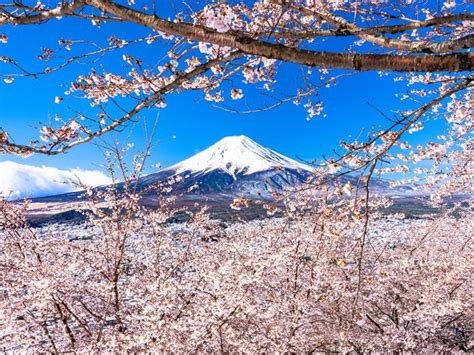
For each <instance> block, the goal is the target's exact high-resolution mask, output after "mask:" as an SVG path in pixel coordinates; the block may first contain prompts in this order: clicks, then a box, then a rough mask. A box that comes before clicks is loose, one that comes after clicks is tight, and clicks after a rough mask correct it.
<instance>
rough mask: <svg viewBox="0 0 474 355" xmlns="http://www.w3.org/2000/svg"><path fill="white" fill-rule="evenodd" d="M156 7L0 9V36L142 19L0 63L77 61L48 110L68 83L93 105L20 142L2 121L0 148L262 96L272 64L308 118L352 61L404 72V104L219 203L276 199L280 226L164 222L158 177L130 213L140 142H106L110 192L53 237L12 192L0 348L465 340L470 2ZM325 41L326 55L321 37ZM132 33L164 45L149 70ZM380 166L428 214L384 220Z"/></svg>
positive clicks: (168, 206) (49, 66) (374, 347)
mask: <svg viewBox="0 0 474 355" xmlns="http://www.w3.org/2000/svg"><path fill="white" fill-rule="evenodd" d="M164 6H167V5H164V4H161V3H159V2H153V1H143V2H142V1H140V2H138V1H137V2H135V1H133V0H129V1H128V2H126V3H125V2H119V1H110V0H75V1H61V2H59V4H57V5H50V4H46V3H42V2H41V1H38V2H37V3H30V2H27V1H14V2H12V3H6V4H2V5H0V30H1V34H0V42H2V43H0V48H1V46H2V45H7V44H8V42H9V36H8V33H9V32H11V31H19V30H20V29H21V26H41V25H42V24H44V23H45V22H48V21H49V22H54V23H55V24H56V25H57V26H58V32H61V29H62V28H63V26H64V25H63V24H64V23H65V21H67V20H68V19H70V18H74V19H76V20H77V21H84V22H85V21H91V22H92V23H93V24H94V25H95V26H98V27H99V26H105V25H106V23H109V22H116V23H117V25H121V24H126V23H128V24H135V25H137V26H141V27H142V28H145V29H147V30H149V34H147V35H146V36H144V37H141V38H135V39H132V40H130V39H129V40H124V39H120V38H118V37H116V36H112V37H109V38H106V39H105V40H104V39H102V42H100V40H99V39H98V40H97V42H98V43H95V44H94V45H92V44H90V43H89V44H90V45H91V47H87V46H82V45H81V43H82V44H83V42H81V39H68V38H66V37H67V32H66V33H62V34H61V35H62V36H63V37H60V38H58V45H57V47H56V48H42V49H41V55H40V56H39V59H40V60H41V61H42V62H44V68H43V69H42V70H39V71H38V70H36V71H35V70H32V69H30V68H28V65H27V64H26V63H21V62H19V60H17V59H16V58H12V57H7V56H0V60H1V62H2V63H1V65H2V72H1V74H0V75H1V76H2V78H3V81H4V83H3V84H4V85H15V82H16V81H15V80H17V79H19V78H22V80H24V79H25V78H26V79H28V78H34V79H41V78H42V77H43V76H46V75H57V73H60V72H61V70H63V69H64V68H66V67H68V66H71V65H73V63H75V62H77V61H86V62H88V63H91V64H90V66H89V67H88V72H87V73H78V74H77V77H76V79H75V80H74V81H73V82H71V83H70V84H69V86H68V89H67V90H66V92H65V93H64V95H61V96H56V97H54V98H52V100H54V102H56V103H57V104H58V105H61V104H63V103H64V101H67V100H70V96H72V94H74V95H79V96H81V97H82V98H84V99H86V100H87V101H88V102H89V103H90V105H91V106H92V107H93V108H94V110H95V112H94V115H95V116H93V117H90V116H86V115H85V114H84V113H81V112H79V113H76V114H74V116H73V117H69V118H62V117H57V122H58V123H57V126H54V125H45V126H43V127H42V128H41V131H40V132H39V138H38V139H37V140H34V141H32V142H29V143H28V142H25V143H17V142H16V141H15V139H14V133H15V132H5V131H1V132H0V152H2V153H4V154H17V155H21V156H28V155H30V154H46V155H55V154H61V153H63V152H65V151H67V150H69V149H72V148H74V147H76V146H78V145H80V144H83V143H86V142H90V141H92V140H94V139H96V138H98V137H100V136H103V135H106V134H107V133H108V132H111V131H116V130H120V129H121V128H123V127H124V126H125V125H127V124H128V123H129V122H131V121H132V120H134V119H136V118H137V117H138V116H139V114H140V113H141V112H143V111H144V110H153V109H164V108H165V106H166V99H167V96H168V95H170V94H174V93H176V94H179V93H182V92H184V91H188V90H194V91H199V92H202V95H203V97H204V98H205V99H206V100H208V101H210V102H212V103H214V104H216V105H219V104H222V102H223V101H224V100H226V99H227V100H228V101H230V102H238V101H234V100H239V99H241V98H242V97H244V96H245V94H246V93H245V90H244V89H243V87H242V86H240V85H239V83H241V82H242V83H246V84H252V85H254V86H256V87H261V88H262V89H263V90H266V91H268V92H271V91H272V90H273V89H274V87H275V86H276V85H277V78H278V75H282V73H281V72H282V67H283V65H284V64H285V65H294V66H300V67H301V68H302V70H301V80H300V81H299V82H301V84H300V85H299V87H298V88H297V90H296V92H294V93H291V92H288V93H287V95H288V96H287V97H286V98H285V99H282V100H277V101H276V102H275V103H273V104H270V106H269V107H268V108H269V109H270V108H272V107H275V106H276V105H280V104H285V103H287V104H296V105H301V106H302V107H303V109H304V111H305V114H306V115H307V117H308V118H312V117H315V116H319V115H321V114H323V112H324V102H322V101H321V99H320V95H319V93H320V92H321V91H322V90H337V88H334V86H335V84H336V83H337V82H338V81H339V80H341V78H343V77H345V76H347V75H354V76H356V75H357V73H358V72H360V71H377V72H378V73H379V74H380V75H391V76H392V77H393V80H394V81H396V82H401V83H404V84H406V91H405V92H403V93H400V94H401V95H400V100H401V101H405V102H408V103H409V106H410V108H409V109H405V110H397V111H395V114H394V115H390V116H389V115H387V114H386V113H383V112H381V114H383V115H385V117H386V118H387V126H386V127H382V128H379V129H374V130H372V131H367V132H366V135H365V136H360V137H358V138H357V139H356V140H353V141H343V142H341V146H340V147H339V148H338V149H336V150H335V154H334V156H332V157H328V158H327V159H324V160H322V161H319V162H318V161H317V162H313V163H314V167H315V173H314V176H313V177H312V178H311V179H309V180H308V181H307V182H306V184H305V185H304V186H303V187H302V188H299V189H298V190H297V191H285V192H283V193H282V192H276V191H275V192H274V199H272V200H271V201H270V200H269V201H257V202H254V201H250V200H247V199H238V200H235V201H234V202H233V204H232V207H233V208H234V209H245V208H247V206H249V205H250V204H251V203H260V204H262V207H263V208H265V209H266V210H267V212H268V214H269V215H273V214H274V213H275V212H276V211H278V210H281V211H282V213H283V217H282V218H279V219H278V218H272V219H268V220H265V221H253V222H248V223H237V224H233V225H228V226H222V225H221V224H219V223H216V222H215V221H212V220H210V219H209V216H208V215H207V214H206V213H205V211H201V212H190V211H184V212H185V213H187V214H188V215H189V218H190V220H189V222H188V223H187V224H185V225H181V226H179V227H176V226H175V225H172V224H170V223H167V221H168V220H169V218H171V217H172V216H173V215H174V214H175V213H176V210H175V207H174V205H173V201H172V200H171V201H170V200H168V198H166V197H165V196H167V195H166V192H167V191H169V189H171V188H172V185H173V183H174V181H167V182H165V183H163V185H160V186H156V187H155V188H156V189H157V194H158V196H161V197H160V198H162V199H163V201H162V203H161V205H160V208H159V209H157V210H149V209H146V208H145V207H144V206H142V205H141V204H140V203H139V201H140V193H141V192H142V191H140V190H139V189H138V188H137V182H138V181H139V179H140V176H141V174H142V172H143V166H144V160H146V157H147V153H146V152H145V154H143V155H141V156H139V157H137V159H135V160H134V161H135V167H134V169H132V170H131V171H132V173H131V174H129V173H128V171H127V170H126V169H124V168H123V164H122V163H121V162H123V155H122V151H121V150H120V149H115V150H114V152H113V154H112V155H110V156H109V157H108V159H109V160H108V162H109V171H110V172H111V174H112V175H113V174H115V173H116V171H117V170H118V171H121V172H122V173H123V174H122V176H121V177H120V178H119V179H118V180H120V181H121V182H122V185H112V186H111V187H110V188H109V189H107V190H93V189H88V188H86V191H87V192H88V194H87V196H88V199H89V204H90V205H89V208H88V212H85V213H86V215H87V222H86V223H85V225H82V226H81V227H80V228H79V229H78V230H76V231H75V232H74V233H73V237H71V236H70V231H69V230H61V229H50V230H48V229H46V230H45V229H34V228H31V227H30V226H29V224H28V222H27V220H26V209H27V202H25V204H24V205H20V204H15V203H11V202H8V201H6V200H1V201H0V202H1V204H0V244H1V247H0V275H1V279H0V291H1V293H0V310H1V312H0V346H1V347H3V348H2V350H5V351H48V352H55V353H59V352H64V351H72V352H89V351H90V352H101V351H132V352H135V351H157V352H158V351H163V352H164V351H173V352H222V353H224V352H249V353H255V352H310V353H312V352H358V353H363V352H383V351H387V350H389V351H393V352H397V353H401V352H403V351H406V352H409V351H410V352H423V351H426V352H428V353H434V352H443V351H446V352H457V351H470V350H472V348H473V340H472V321H473V313H472V310H473V309H474V307H473V298H472V294H474V292H473V285H472V280H471V277H470V276H471V275H472V273H473V266H472V253H473V249H472V243H471V235H472V233H473V224H472V221H473V218H472V202H471V199H470V196H472V186H473V184H472V180H473V176H474V174H473V162H472V157H473V147H474V145H473V138H472V128H473V123H474V122H473V117H474V115H473V98H472V88H473V76H472V70H473V67H474V56H473V54H472V53H471V48H472V46H473V44H474V36H473V33H472V31H473V20H474V14H473V12H472V4H470V3H469V1H459V0H457V1H455V0H448V1H445V2H434V1H426V2H425V1H423V2H421V1H406V2H392V1H382V0H379V1H377V0H374V1H345V0H328V1H313V0H307V1H297V0H295V1H285V0H268V1H253V2H234V1H215V2H214V1H212V2H207V3H205V4H203V3H197V5H196V6H194V7H193V6H189V7H186V9H185V10H183V11H182V12H180V13H177V14H175V16H174V17H173V18H171V19H167V18H166V16H164V15H162V14H163V13H165V11H164V9H163V8H162V7H164ZM160 14H161V15H160ZM59 19H62V20H61V21H62V22H60V21H58V20H59ZM100 34H101V32H100V31H98V36H100ZM324 41H330V43H331V44H334V51H332V52H328V51H323V50H321V47H322V43H323V42H324ZM104 42H106V43H107V44H106V45H103V43H104ZM140 43H142V44H147V45H149V46H155V47H156V48H157V49H160V50H161V51H163V50H164V51H165V52H166V59H165V60H164V61H162V62H160V64H159V65H158V66H147V65H146V64H145V62H144V60H143V59H142V58H140V57H138V56H136V55H132V54H131V53H132V52H131V49H132V48H133V46H135V45H138V44H140ZM76 48H77V50H75V49H76ZM84 48H88V49H84ZM90 48H93V49H92V50H90ZM71 49H72V50H71ZM129 50H130V52H128V53H127V51H129ZM68 53H70V54H69V55H68ZM117 53H120V55H121V56H122V59H123V60H124V61H125V62H126V63H127V65H129V67H130V69H129V70H128V72H127V73H125V74H123V73H118V72H110V71H108V70H107V68H105V67H104V68H102V69H100V70H99V69H97V68H95V67H94V65H93V61H94V60H95V59H97V58H100V57H102V56H113V55H118V54H117ZM122 53H125V54H122ZM4 68H5V69H4ZM229 79H233V80H232V81H230V80H229ZM403 107H405V106H403ZM117 108H119V109H117ZM395 109H396V108H394V110H395ZM433 121H442V122H443V125H442V126H443V127H442V128H441V129H440V130H439V131H437V133H436V134H435V135H433V136H432V137H429V138H428V139H427V140H426V141H425V142H424V143H420V144H416V145H414V144H413V140H412V139H411V137H412V135H413V134H416V132H417V131H420V130H422V129H423V128H424V127H425V126H427V125H430V124H431V123H432V122H433ZM393 173H396V174H405V176H406V178H405V179H398V180H396V181H392V184H408V183H411V184H413V185H414V186H417V188H419V189H421V190H424V191H425V192H426V193H427V194H429V195H430V197H431V203H432V204H433V205H434V206H437V207H439V208H440V210H441V212H438V213H435V214H432V215H428V216H425V218H423V219H405V220H403V219H402V218H403V216H401V215H397V214H395V215H390V216H387V214H386V209H387V208H388V207H389V206H390V204H391V203H392V201H390V200H389V199H387V198H384V197H383V196H377V195H376V193H375V192H374V191H373V190H372V189H371V181H372V180H373V177H374V176H383V174H393ZM347 176H357V177H358V180H357V183H354V182H353V181H354V180H347V179H345V177H347ZM118 180H116V181H117V182H118ZM117 186H120V187H117ZM163 192H164V193H163ZM459 196H468V197H467V198H459ZM448 207H449V208H448ZM51 228H59V227H57V226H56V227H51ZM68 235H69V237H68ZM78 235H79V237H78Z"/></svg>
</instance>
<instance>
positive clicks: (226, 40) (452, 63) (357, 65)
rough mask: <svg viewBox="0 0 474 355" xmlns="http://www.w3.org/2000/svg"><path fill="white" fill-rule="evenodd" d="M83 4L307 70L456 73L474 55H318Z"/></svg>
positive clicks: (97, 1) (96, 2)
mask: <svg viewBox="0 0 474 355" xmlns="http://www.w3.org/2000/svg"><path fill="white" fill-rule="evenodd" d="M85 1H86V2H87V4H89V5H91V6H93V7H96V8H98V9H100V10H101V11H103V12H106V13H110V14H113V15H115V16H118V17H120V18H123V19H126V20H128V21H130V22H133V23H137V24H140V25H143V26H146V27H148V28H151V29H153V30H156V31H160V32H163V33H166V34H169V35H174V36H182V37H185V38H188V39H190V40H194V41H202V42H207V43H212V44H216V45H220V46H227V47H231V48H235V49H238V50H240V51H242V52H243V53H246V54H253V55H258V56H262V57H266V58H272V59H277V60H282V61H287V62H291V63H298V64H304V65H307V66H310V67H327V68H338V69H351V70H357V71H365V70H380V71H387V70H390V71H400V72H418V71H420V72H425V71H430V72H439V71H450V72H460V71H466V70H473V69H474V54H472V53H453V54H445V55H416V56H415V55H391V54H359V53H334V52H318V51H312V50H305V49H299V48H292V47H288V46H285V45H282V44H275V43H271V42H265V41H261V40H256V39H253V38H251V37H248V36H246V35H245V34H243V33H241V32H238V31H237V32H235V31H228V32H218V31H216V30H213V29H211V28H208V27H204V26H200V25H196V24H190V23H185V22H171V21H167V20H163V19H161V18H159V17H158V16H154V15H148V14H146V13H144V12H140V11H137V10H133V9H131V8H128V7H125V6H122V5H119V4H116V3H114V2H112V1H109V0H85Z"/></svg>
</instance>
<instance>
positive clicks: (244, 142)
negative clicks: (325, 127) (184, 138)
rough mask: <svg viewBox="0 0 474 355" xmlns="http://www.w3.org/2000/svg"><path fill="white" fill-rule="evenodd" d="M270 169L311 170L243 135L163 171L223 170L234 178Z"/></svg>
mask: <svg viewBox="0 0 474 355" xmlns="http://www.w3.org/2000/svg"><path fill="white" fill-rule="evenodd" d="M272 168H287V169H294V170H306V171H311V170H312V168H311V166H309V165H306V164H302V163H300V162H297V161H296V160H293V159H290V158H288V157H285V156H284V155H281V154H279V153H277V152H275V151H273V150H271V149H268V148H265V147H262V146H261V145H260V144H258V143H256V142H255V141H253V140H252V139H250V138H248V137H246V136H243V135H242V136H229V137H225V138H222V139H221V140H220V141H218V142H217V143H215V144H213V145H212V146H210V147H209V148H207V149H205V150H203V151H202V152H200V153H198V154H196V155H194V156H192V157H191V158H189V159H186V160H184V161H182V162H181V163H178V164H176V165H174V166H172V167H170V168H168V169H166V170H174V171H175V173H176V174H180V173H183V172H191V173H206V172H210V171H213V170H222V171H225V172H226V173H228V174H230V175H232V176H233V177H234V178H235V177H236V176H237V175H238V174H243V175H248V174H253V173H256V172H260V171H265V170H269V169H272Z"/></svg>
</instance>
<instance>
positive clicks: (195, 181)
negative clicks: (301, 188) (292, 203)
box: [140, 136, 313, 199]
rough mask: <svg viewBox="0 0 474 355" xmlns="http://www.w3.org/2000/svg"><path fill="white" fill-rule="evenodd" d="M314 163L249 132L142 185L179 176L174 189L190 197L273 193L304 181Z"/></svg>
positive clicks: (157, 174) (201, 153)
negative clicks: (258, 139) (260, 140)
mask: <svg viewBox="0 0 474 355" xmlns="http://www.w3.org/2000/svg"><path fill="white" fill-rule="evenodd" d="M312 170H313V169H312V167H311V166H309V165H307V164H304V163H301V162H298V161H296V160H294V159H291V158H288V157H285V156H284V155H281V154H279V153H277V152H275V151H273V150H271V149H268V148H265V147H263V146H261V145H260V144H258V143H256V142H255V141H253V140H252V139H250V138H248V137H246V136H229V137H225V138H222V139H221V140H220V141H218V142H217V143H215V144H213V145H212V146H210V147H209V148H207V149H205V150H203V151H202V152H200V153H198V154H196V155H194V156H192V157H190V158H188V159H186V160H184V161H182V162H180V163H178V164H176V165H173V166H171V167H169V168H167V169H164V170H162V171H160V172H158V173H155V174H151V175H147V176H145V177H144V178H142V180H141V181H140V185H142V187H145V186H148V185H150V184H153V183H156V182H159V181H165V180H166V179H169V178H172V177H179V179H177V180H179V182H177V183H175V184H174V185H173V192H174V193H178V194H180V195H182V196H185V197H186V198H188V199H202V198H206V199H209V198H229V197H254V198H255V197H270V196H271V194H272V192H275V191H279V192H281V191H282V190H283V189H286V188H292V187H293V188H294V187H296V186H298V185H301V184H302V183H304V181H306V179H307V178H308V177H309V176H310V175H311V171H312Z"/></svg>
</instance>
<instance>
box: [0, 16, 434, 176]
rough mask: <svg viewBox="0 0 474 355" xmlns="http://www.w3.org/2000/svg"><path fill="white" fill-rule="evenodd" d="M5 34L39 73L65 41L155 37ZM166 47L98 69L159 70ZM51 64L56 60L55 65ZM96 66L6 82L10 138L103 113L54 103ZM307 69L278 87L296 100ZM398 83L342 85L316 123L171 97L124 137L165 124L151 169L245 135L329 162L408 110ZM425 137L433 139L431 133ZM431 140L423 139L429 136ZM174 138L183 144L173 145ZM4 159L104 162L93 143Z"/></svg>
mask: <svg viewBox="0 0 474 355" xmlns="http://www.w3.org/2000/svg"><path fill="white" fill-rule="evenodd" d="M2 32H3V33H5V34H7V35H8V36H9V42H8V44H0V55H7V56H10V57H13V58H14V59H15V60H17V61H18V62H19V63H21V64H23V65H24V66H26V67H28V68H31V70H34V69H40V68H44V67H45V63H44V62H41V61H40V60H38V59H37V56H38V54H40V48H41V47H51V48H56V47H57V41H58V39H59V38H61V37H65V38H67V39H73V40H74V39H80V38H87V39H89V40H93V41H96V42H97V43H100V44H105V41H106V39H107V38H108V37H109V36H110V35H111V34H114V35H115V36H117V37H118V38H125V39H129V40H130V39H133V38H138V37H140V36H145V35H147V34H149V33H150V32H149V31H148V30H146V29H143V28H141V27H138V26H134V25H123V24H121V25H117V24H106V25H103V26H102V27H101V28H100V29H99V28H97V27H94V26H92V25H91V24H90V23H89V22H85V21H79V20H74V19H62V20H60V21H57V20H53V21H51V22H49V23H47V24H46V25H42V26H28V27H21V28H20V27H17V28H15V29H12V28H4V29H2ZM25 39H27V40H25ZM83 48H85V47H81V45H76V46H73V50H72V51H71V52H70V53H68V52H66V53H67V54H75V53H79V51H80V50H81V49H83ZM89 48H90V47H89ZM166 48H167V46H166V44H164V43H156V44H153V45H145V44H143V45H137V46H135V47H133V48H132V49H130V50H129V49H127V50H126V51H116V52H113V53H112V54H110V55H108V56H106V57H105V58H101V59H100V60H99V61H97V62H94V63H92V66H93V67H94V68H96V69H97V70H98V71H100V70H101V68H104V69H105V70H107V71H112V72H124V71H126V70H129V67H128V65H127V64H126V63H125V62H124V61H123V60H122V53H129V54H132V55H137V57H139V58H140V59H143V60H144V62H145V63H148V64H151V65H154V64H156V63H157V60H158V59H159V58H161V57H162V56H163V55H164V54H165V53H166ZM319 48H321V49H324V50H330V49H333V50H335V49H337V48H336V47H335V43H332V42H324V43H322V44H320V45H319ZM76 51H77V52H76ZM52 64H54V62H53V63H48V64H47V65H52ZM90 66H91V64H90V63H89V64H73V65H71V66H70V67H68V68H66V69H64V70H62V71H60V72H58V73H55V74H52V75H48V76H43V77H41V78H39V79H33V78H16V79H15V82H14V83H13V84H5V83H4V82H3V80H2V81H1V82H0V127H1V128H3V129H5V130H6V131H9V132H10V134H11V135H12V136H13V138H14V139H15V140H16V141H17V142H22V143H26V142H28V141H29V140H30V139H34V138H36V137H37V136H38V134H37V132H38V127H41V126H40V125H38V122H40V121H42V122H48V117H53V116H54V115H55V114H59V115H61V116H64V117H68V116H71V115H72V114H73V111H75V110H78V111H84V112H87V113H89V114H95V113H94V112H95V111H94V109H93V108H91V107H90V106H89V105H88V102H85V101H84V100H80V99H73V98H70V97H67V98H66V100H65V101H64V102H63V103H61V104H60V105H57V104H55V103H54V97H55V96H64V91H65V90H66V89H67V87H68V86H69V84H70V82H71V81H73V80H74V79H75V77H76V76H77V75H78V74H86V73H87V72H88V70H89V69H90ZM300 70H301V68H300V67H299V66H296V65H289V64H284V65H283V66H282V68H281V70H280V72H279V74H278V76H277V80H278V83H277V85H276V87H275V90H276V91H277V92H285V93H287V94H290V95H291V94H294V93H295V92H296V88H297V87H298V85H299V84H300V82H299V81H298V78H300V76H298V74H299V72H300ZM10 72H12V68H11V67H9V66H7V65H6V64H4V63H1V64H0V74H6V73H10ZM393 77H394V76H393V75H388V76H384V77H380V76H379V75H378V74H377V73H375V72H370V73H361V74H357V75H354V76H351V77H346V78H344V79H342V80H341V81H340V82H339V84H338V85H337V86H336V87H333V88H330V89H324V90H322V91H321V93H320V95H321V98H322V99H323V101H324V104H325V114H326V117H315V118H314V119H312V120H310V121H307V120H306V111H305V109H304V108H303V107H302V106H295V105H293V104H292V103H287V104H284V105H282V106H279V107H278V108H276V109H273V110H270V111H264V112H258V113H253V114H245V115H243V114H235V113H229V112H226V111H224V110H222V109H218V108H215V107H213V106H212V105H211V104H210V103H209V102H207V101H205V100H203V95H202V94H201V93H196V92H191V93H189V92H188V93H184V94H173V95H171V96H169V97H168V98H167V107H166V108H165V109H161V110H158V109H152V110H149V111H146V112H144V113H142V114H141V115H140V117H139V120H138V122H137V123H136V124H133V125H129V126H128V127H127V128H126V130H125V131H124V132H123V133H122V134H121V137H122V140H123V138H124V137H128V139H129V141H131V142H134V143H135V144H136V145H137V147H138V148H139V147H140V146H141V144H142V143H143V139H144V126H147V127H148V129H149V128H150V127H151V126H152V123H153V121H154V119H155V118H156V117H159V125H158V132H157V135H156V139H155V143H156V146H155V148H154V149H153V151H152V158H151V160H150V163H161V164H162V166H169V165H172V164H173V163H176V162H177V161H180V160H182V159H184V158H187V157H189V156H191V155H193V154H195V153H197V152H199V151H200V150H202V149H204V148H206V147H207V146H209V145H211V144H213V143H214V142H216V141H218V140H219V139H221V138H222V137H225V136H228V135H240V134H244V135H247V136H248V137H250V138H252V139H254V140H255V141H257V142H258V143H260V144H262V145H264V146H267V147H270V148H272V149H274V150H276V151H278V152H280V153H282V154H285V155H287V156H289V157H293V158H295V157H300V158H303V159H305V160H312V159H320V158H321V157H322V156H323V155H330V154H331V152H332V150H333V149H334V148H336V147H337V145H338V143H339V141H340V140H345V139H348V137H349V136H350V135H352V136H357V135H358V134H360V132H361V130H363V129H365V131H367V129H370V128H371V127H374V126H379V125H387V122H386V121H385V119H384V118H383V117H382V116H381V115H380V113H378V112H377V111H376V110H375V109H374V108H373V107H372V106H371V105H373V106H376V107H377V108H378V109H379V110H382V111H383V112H384V113H386V114H390V112H391V110H395V109H398V108H401V103H400V101H399V100H398V99H397V98H396V96H395V94H396V93H400V92H402V93H403V91H404V87H403V84H401V85H400V84H396V83H394V81H393ZM234 85H235V87H237V88H242V89H243V90H244V94H245V97H244V99H242V100H239V101H234V102H230V104H232V105H233V106H234V107H236V108H245V107H247V106H249V107H255V106H256V105H257V106H260V105H261V104H262V102H263V101H265V99H264V98H263V97H262V96H261V92H262V90H260V89H258V88H255V87H252V86H250V85H245V84H243V83H242V77H241V75H239V76H237V77H235V78H234ZM227 97H228V94H227ZM229 101H231V100H229ZM226 103H227V102H226ZM368 103H370V104H371V105H369V104H368ZM425 132H427V133H429V130H426V131H425ZM423 134H425V133H423ZM423 134H422V135H420V136H419V137H418V139H423ZM113 136H114V134H110V135H108V136H107V137H105V139H106V140H110V139H111V138H113ZM173 136H175V137H176V138H174V139H173V138H172V137H173ZM97 143H99V142H97ZM2 160H15V161H18V162H22V163H28V164H32V165H43V164H44V165H48V166H55V167H59V168H64V169H70V168H74V167H81V168H83V169H92V168H96V167H97V166H99V165H100V164H101V163H103V161H104V160H103V157H102V156H101V153H100V149H98V148H97V147H96V146H95V145H94V144H87V145H83V146H80V147H77V148H75V149H74V150H72V151H70V152H68V153H67V154H65V155H61V156H57V157H45V156H39V155H35V156H33V157H31V158H28V159H27V160H23V159H21V158H12V157H10V156H0V161H2ZM151 171H152V170H151V169H150V170H148V172H151Z"/></svg>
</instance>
